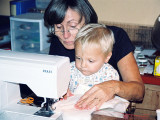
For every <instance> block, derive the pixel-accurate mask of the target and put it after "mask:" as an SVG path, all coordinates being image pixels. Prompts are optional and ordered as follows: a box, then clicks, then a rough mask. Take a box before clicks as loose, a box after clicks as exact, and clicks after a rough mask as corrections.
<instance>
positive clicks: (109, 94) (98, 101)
mask: <svg viewBox="0 0 160 120" xmlns="http://www.w3.org/2000/svg"><path fill="white" fill-rule="evenodd" d="M115 83H116V81H114V80H112V81H107V82H103V83H100V84H97V85H94V86H93V87H92V88H91V89H90V90H89V91H87V92H86V93H85V94H84V95H83V96H82V97H81V98H80V99H79V100H78V102H77V103H76V104H75V108H77V109H80V110H83V109H92V108H93V107H96V110H98V109H99V108H100V107H101V105H102V104H103V103H104V102H106V101H108V100H110V99H113V98H114V96H115V94H116V88H115V86H116V85H115Z"/></svg>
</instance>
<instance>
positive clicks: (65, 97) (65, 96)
mask: <svg viewBox="0 0 160 120" xmlns="http://www.w3.org/2000/svg"><path fill="white" fill-rule="evenodd" d="M70 96H73V94H72V93H71V91H70V90H69V89H68V90H67V93H66V94H65V95H64V96H63V98H61V99H60V100H67V97H70Z"/></svg>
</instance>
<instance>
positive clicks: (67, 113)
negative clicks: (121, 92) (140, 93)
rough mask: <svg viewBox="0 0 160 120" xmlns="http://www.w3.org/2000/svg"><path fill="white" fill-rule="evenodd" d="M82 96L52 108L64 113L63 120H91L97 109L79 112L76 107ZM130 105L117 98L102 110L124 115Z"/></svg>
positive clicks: (63, 101)
mask: <svg viewBox="0 0 160 120" xmlns="http://www.w3.org/2000/svg"><path fill="white" fill-rule="evenodd" d="M81 96H82V95H81V94H76V95H74V96H71V97H68V98H67V100H62V101H59V102H57V103H55V104H53V105H52V108H53V109H55V108H56V111H57V112H62V116H63V120H90V119H91V113H92V112H93V111H95V108H93V109H91V110H78V109H76V108H75V107H74V105H75V103H76V102H77V101H78V100H79V98H80V97H81ZM128 105H129V102H128V101H127V100H125V99H123V98H120V97H118V96H116V97H115V98H114V99H112V100H109V101H107V102H105V103H104V104H103V105H102V106H101V108H100V109H104V108H112V109H114V110H115V111H117V112H121V113H124V112H125V111H126V108H127V107H128Z"/></svg>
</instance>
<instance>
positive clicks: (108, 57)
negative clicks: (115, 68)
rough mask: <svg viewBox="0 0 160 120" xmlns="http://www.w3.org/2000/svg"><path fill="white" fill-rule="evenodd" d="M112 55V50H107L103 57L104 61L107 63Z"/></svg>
mask: <svg viewBox="0 0 160 120" xmlns="http://www.w3.org/2000/svg"><path fill="white" fill-rule="evenodd" d="M111 56H112V52H109V53H108V55H107V57H106V59H105V63H108V61H109V59H110V58H111Z"/></svg>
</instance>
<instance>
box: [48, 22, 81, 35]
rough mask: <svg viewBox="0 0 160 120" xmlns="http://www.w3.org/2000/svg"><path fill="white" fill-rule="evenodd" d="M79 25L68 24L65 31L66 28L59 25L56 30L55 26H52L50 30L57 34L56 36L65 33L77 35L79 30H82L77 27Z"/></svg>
mask: <svg viewBox="0 0 160 120" xmlns="http://www.w3.org/2000/svg"><path fill="white" fill-rule="evenodd" d="M77 25H78V24H77V23H76V24H75V23H68V25H67V27H66V30H64V26H63V25H61V24H59V25H56V26H55V28H54V26H52V27H51V28H50V32H52V33H56V34H64V32H69V33H71V34H77V33H78V31H79V29H80V28H81V27H80V28H78V27H77Z"/></svg>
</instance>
